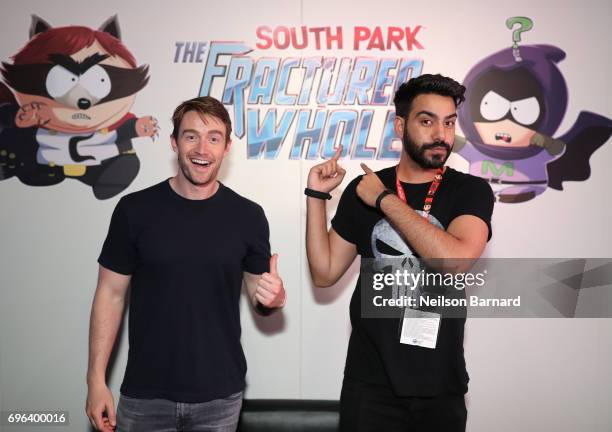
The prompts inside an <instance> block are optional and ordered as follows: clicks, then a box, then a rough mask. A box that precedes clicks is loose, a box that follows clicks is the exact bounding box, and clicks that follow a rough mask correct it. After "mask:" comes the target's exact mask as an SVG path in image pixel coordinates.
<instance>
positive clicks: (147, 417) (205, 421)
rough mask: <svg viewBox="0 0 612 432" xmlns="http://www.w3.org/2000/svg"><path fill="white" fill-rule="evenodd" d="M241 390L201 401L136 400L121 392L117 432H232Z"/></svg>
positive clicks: (238, 407) (240, 405)
mask: <svg viewBox="0 0 612 432" xmlns="http://www.w3.org/2000/svg"><path fill="white" fill-rule="evenodd" d="M242 394H243V393H242V392H238V393H234V394H233V395H231V396H228V397H227V398H225V399H215V400H212V401H209V402H202V403H183V402H173V401H169V400H165V399H135V398H131V397H128V396H124V395H121V397H120V398H119V405H118V406H117V429H116V432H141V431H142V432H179V431H185V432H187V431H207V432H234V431H235V430H236V428H237V426H238V417H239V415H240V408H241V407H242Z"/></svg>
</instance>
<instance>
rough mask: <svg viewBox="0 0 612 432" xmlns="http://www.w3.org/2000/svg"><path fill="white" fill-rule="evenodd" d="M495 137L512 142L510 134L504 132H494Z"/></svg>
mask: <svg viewBox="0 0 612 432" xmlns="http://www.w3.org/2000/svg"><path fill="white" fill-rule="evenodd" d="M495 139H496V140H497V141H503V142H507V143H511V142H512V136H511V135H510V134H508V133H504V132H498V133H496V134H495Z"/></svg>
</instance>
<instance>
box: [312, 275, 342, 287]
mask: <svg viewBox="0 0 612 432" xmlns="http://www.w3.org/2000/svg"><path fill="white" fill-rule="evenodd" d="M311 279H312V283H313V284H314V285H315V286H316V287H317V288H329V287H330V286H332V285H334V284H335V283H336V281H335V280H331V279H330V278H326V277H322V276H321V275H315V274H311Z"/></svg>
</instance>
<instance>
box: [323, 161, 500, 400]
mask: <svg viewBox="0 0 612 432" xmlns="http://www.w3.org/2000/svg"><path fill="white" fill-rule="evenodd" d="M377 175H378V177H379V178H380V180H381V181H382V182H383V184H384V185H385V186H386V187H387V188H388V189H389V190H391V191H395V188H396V185H395V167H390V168H386V169H383V170H381V171H378V172H377ZM360 180H361V176H360V177H357V178H355V179H354V180H353V181H352V182H351V183H350V184H349V185H348V186H347V188H346V190H345V191H344V193H343V194H342V197H341V199H340V203H339V205H338V210H337V212H336V215H335V216H334V218H333V219H332V227H333V228H334V230H335V231H336V232H337V233H338V234H339V235H340V236H341V237H342V238H344V239H345V240H346V241H348V242H351V243H353V244H355V245H356V247H357V252H358V253H359V254H360V255H361V257H362V258H374V259H385V258H396V257H397V256H398V255H403V256H411V255H415V256H418V255H417V254H416V253H415V252H414V251H413V250H412V249H411V248H410V246H409V245H408V244H406V242H405V241H404V240H402V239H401V238H400V236H399V235H398V233H397V231H396V230H395V229H394V228H393V227H392V226H391V225H390V224H389V223H388V222H387V220H386V219H384V218H383V215H382V214H381V213H379V212H378V211H377V210H376V209H375V208H373V207H370V206H368V205H367V204H365V203H364V202H363V201H361V200H360V199H359V197H358V196H357V193H356V187H357V184H358V183H359V181H360ZM430 185H431V182H430V183H422V184H409V183H402V187H403V189H404V192H405V194H406V199H407V201H408V205H410V206H411V207H412V208H414V209H416V210H417V211H421V210H422V208H423V204H424V201H425V196H426V194H427V191H428V190H429V186H430ZM493 203H494V196H493V192H492V191H491V188H490V186H489V185H488V183H487V182H485V181H484V180H482V179H481V178H479V177H475V176H472V175H469V174H464V173H461V172H459V171H456V170H454V169H452V168H448V167H447V169H446V172H445V173H444V177H443V180H442V183H441V184H440V186H439V188H438V190H437V192H436V194H435V196H434V201H433V205H432V208H431V211H430V215H429V222H430V223H433V224H434V225H436V226H438V227H439V228H442V229H444V230H446V229H447V228H448V226H449V225H450V223H451V222H452V220H453V219H454V218H456V217H457V216H460V215H474V216H477V217H479V218H481V219H482V220H483V221H484V222H485V223H486V224H487V226H488V227H489V236H488V238H489V239H490V238H491V222H490V221H491V215H492V212H493ZM350 316H351V324H352V327H353V331H352V333H351V337H350V340H349V347H348V353H347V358H346V366H345V370H344V373H345V375H346V376H348V377H351V378H356V379H359V380H362V381H366V382H371V383H376V384H383V385H387V386H390V387H391V388H392V389H393V391H394V392H395V394H396V395H398V396H421V397H428V396H437V395H447V394H464V393H466V392H467V383H468V380H469V377H468V374H467V371H466V368H465V359H464V356H463V330H464V325H465V319H461V318H448V319H442V321H441V324H440V330H439V334H438V341H437V345H436V348H435V349H429V348H423V347H418V346H412V345H406V344H401V343H400V342H399V329H398V327H399V325H400V322H399V318H398V319H397V320H396V319H386V318H367V319H366V318H362V317H361V276H360V278H359V280H358V281H357V286H356V288H355V291H354V292H353V297H352V298H351V304H350Z"/></svg>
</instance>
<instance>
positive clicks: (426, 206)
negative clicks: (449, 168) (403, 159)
mask: <svg viewBox="0 0 612 432" xmlns="http://www.w3.org/2000/svg"><path fill="white" fill-rule="evenodd" d="M398 168H399V165H398V166H397V167H396V168H395V189H396V190H397V196H398V197H399V199H401V200H402V201H404V202H405V203H406V204H408V201H407V200H406V194H405V193H404V188H403V187H402V184H401V183H400V179H399V175H398V173H397V171H398ZM443 174H444V167H441V168H438V171H436V175H435V177H434V179H433V181H432V182H431V186H429V190H428V191H427V195H425V202H424V203H423V217H424V218H425V219H429V211H430V210H431V205H432V204H433V199H434V195H435V194H436V191H437V190H438V187H439V186H440V183H442V175H443Z"/></svg>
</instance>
